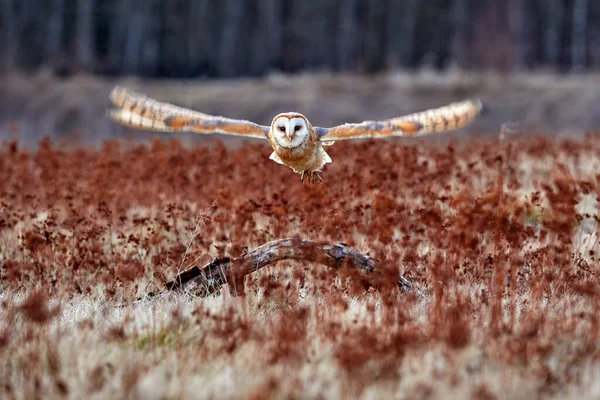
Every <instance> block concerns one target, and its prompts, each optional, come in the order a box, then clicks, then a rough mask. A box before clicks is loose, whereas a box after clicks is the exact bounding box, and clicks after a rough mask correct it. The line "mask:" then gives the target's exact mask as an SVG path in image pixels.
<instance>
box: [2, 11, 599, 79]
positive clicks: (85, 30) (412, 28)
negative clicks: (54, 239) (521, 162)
mask: <svg viewBox="0 0 600 400" xmlns="http://www.w3.org/2000/svg"><path fill="white" fill-rule="evenodd" d="M0 46H1V48H2V52H0V70H1V71H3V72H6V71H13V70H25V71H36V70H38V69H40V67H46V68H50V69H51V70H53V71H55V72H56V73H57V74H63V75H65V74H67V75H68V74H72V73H78V72H90V73H97V74H106V75H139V76H144V77H233V76H261V75H264V74H266V73H268V72H270V71H273V70H278V71H283V72H297V71H305V70H329V71H356V72H378V71H384V70H390V69H399V68H402V69H411V68H417V67H420V66H423V65H428V66H433V67H435V68H439V69H444V68H446V67H449V66H453V65H457V66H459V67H461V68H464V69H485V70H489V69H493V70H501V71H523V70H528V69H538V68H548V69H551V70H556V71H560V72H581V71H586V70H590V69H600V0H0Z"/></svg>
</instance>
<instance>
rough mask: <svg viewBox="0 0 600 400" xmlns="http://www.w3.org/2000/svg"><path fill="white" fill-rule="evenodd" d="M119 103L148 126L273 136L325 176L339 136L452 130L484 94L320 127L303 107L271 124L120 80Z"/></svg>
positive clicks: (303, 171) (314, 175)
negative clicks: (201, 108)
mask: <svg viewBox="0 0 600 400" xmlns="http://www.w3.org/2000/svg"><path fill="white" fill-rule="evenodd" d="M110 100H111V102H112V103H113V104H114V105H115V106H116V107H117V108H116V109H110V110H108V113H107V115H108V116H109V117H110V118H112V119H113V120H114V121H116V122H118V123H120V124H123V125H126V126H130V127H134V128H139V129H144V130H151V131H160V132H176V131H189V132H197V133H204V134H214V133H220V134H225V135H237V136H242V137H249V138H259V139H264V140H268V141H269V144H270V145H271V147H272V149H273V153H271V156H270V157H269V158H270V159H271V160H273V161H275V162H277V163H279V164H283V165H287V166H288V167H290V168H292V169H293V170H294V172H296V173H298V174H300V175H301V178H300V179H301V180H302V181H303V182H304V180H305V179H306V180H307V181H308V182H311V183H314V182H316V181H319V182H322V181H323V178H322V168H323V166H324V165H325V164H327V163H330V162H331V158H330V157H329V155H328V154H327V153H326V152H325V150H324V149H323V146H328V145H331V144H333V143H334V142H336V141H338V140H348V139H363V138H387V137H392V136H420V135H424V134H429V133H439V132H446V131H450V130H453V129H458V128H460V127H463V126H465V125H467V124H469V123H470V122H471V121H473V120H474V119H475V118H476V117H477V115H478V114H479V113H480V111H481V108H482V105H481V102H480V101H479V100H466V101H462V102H458V103H452V104H449V105H447V106H444V107H440V108H436V109H431V110H427V111H422V112H419V113H415V114H409V115H405V116H402V117H397V118H392V119H388V120H384V121H364V122H361V123H351V124H344V125H338V126H334V127H332V128H320V127H316V126H312V125H311V123H310V122H309V121H308V119H307V118H306V117H305V116H304V115H302V114H300V113H297V112H286V113H282V114H278V115H277V116H275V118H273V122H271V126H263V125H259V124H256V123H254V122H250V121H244V120H237V119H230V118H224V117H219V116H213V115H208V114H203V113H201V112H198V111H193V110H189V109H187V108H183V107H178V106H175V105H172V104H168V103H163V102H159V101H157V100H154V99H151V98H149V97H146V96H145V95H143V94H140V93H136V92H135V91H132V90H129V89H126V88H123V87H120V86H117V87H115V88H114V89H113V91H112V92H111V94H110Z"/></svg>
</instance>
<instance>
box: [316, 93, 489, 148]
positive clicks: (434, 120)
mask: <svg viewBox="0 0 600 400" xmlns="http://www.w3.org/2000/svg"><path fill="white" fill-rule="evenodd" d="M481 109H482V104H481V101H479V100H466V101H462V102H459V103H452V104H449V105H447V106H444V107H440V108H435V109H431V110H427V111H422V112H418V113H415V114H409V115H405V116H402V117H398V118H392V119H388V120H385V121H364V122H361V123H358V124H344V125H338V126H334V127H332V128H315V129H316V131H317V132H318V133H319V135H320V136H321V138H320V140H321V141H323V142H325V141H338V140H347V139H363V138H386V137H390V136H420V135H425V134H429V133H440V132H446V131H450V130H453V129H458V128H461V127H463V126H466V125H467V124H469V123H470V122H471V121H473V120H474V119H475V118H476V117H477V116H478V115H479V113H480V112H481Z"/></svg>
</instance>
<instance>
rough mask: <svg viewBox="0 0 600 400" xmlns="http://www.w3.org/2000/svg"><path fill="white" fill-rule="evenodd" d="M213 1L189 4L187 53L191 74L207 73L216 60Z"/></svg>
mask: <svg viewBox="0 0 600 400" xmlns="http://www.w3.org/2000/svg"><path fill="white" fill-rule="evenodd" d="M211 2H212V1H211V0H195V1H190V2H189V3H190V4H189V7H190V9H189V18H188V19H187V34H186V38H185V39H186V42H187V52H188V60H189V61H188V62H189V63H190V74H192V75H193V74H197V73H198V72H199V71H204V72H207V71H208V69H209V67H210V61H211V60H212V59H213V58H214V54H215V45H214V44H213V43H214V38H213V35H212V34H211V33H212V32H211V29H210V28H211V24H214V21H211V19H212V18H211Z"/></svg>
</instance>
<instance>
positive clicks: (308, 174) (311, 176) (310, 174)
mask: <svg viewBox="0 0 600 400" xmlns="http://www.w3.org/2000/svg"><path fill="white" fill-rule="evenodd" d="M304 178H307V182H310V183H315V182H317V180H318V181H319V182H321V183H323V172H322V171H308V170H307V171H302V175H301V176H300V181H301V182H304Z"/></svg>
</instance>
